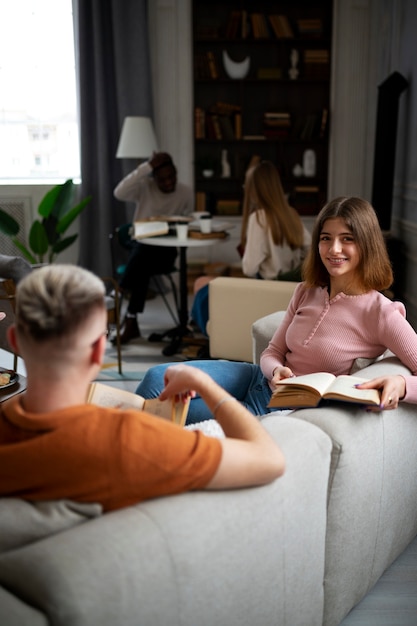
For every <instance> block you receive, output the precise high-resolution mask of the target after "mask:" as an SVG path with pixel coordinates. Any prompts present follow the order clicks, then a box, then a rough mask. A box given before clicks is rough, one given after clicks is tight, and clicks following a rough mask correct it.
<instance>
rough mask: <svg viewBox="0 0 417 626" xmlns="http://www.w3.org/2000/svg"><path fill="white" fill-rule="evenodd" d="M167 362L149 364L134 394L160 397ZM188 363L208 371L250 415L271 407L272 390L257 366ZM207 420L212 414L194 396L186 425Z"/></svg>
mask: <svg viewBox="0 0 417 626" xmlns="http://www.w3.org/2000/svg"><path fill="white" fill-rule="evenodd" d="M169 365H170V363H167V364H163V365H156V366H155V367H151V368H150V369H149V370H148V371H147V372H146V374H145V376H144V378H143V380H142V382H141V383H140V384H139V386H138V388H137V389H136V393H137V394H139V395H141V396H143V397H144V398H156V397H157V396H159V394H160V393H161V391H162V389H163V387H164V373H165V370H166V368H167V367H168V366H169ZM172 365H175V364H174V363H173V364H172ZM189 365H192V366H194V367H198V368H199V369H201V370H203V371H204V372H206V373H207V374H209V375H210V376H211V377H212V378H213V379H214V380H215V381H216V382H217V383H218V384H219V385H220V386H221V387H223V388H224V389H225V390H226V391H227V392H228V393H230V394H231V395H232V396H234V397H235V398H236V399H237V400H239V402H241V403H242V404H243V406H245V407H246V408H247V409H248V410H249V411H250V412H251V413H252V414H253V415H264V414H265V413H269V412H270V411H272V410H273V409H269V408H268V402H269V400H270V398H271V390H270V388H269V385H268V381H267V379H266V378H265V377H264V375H263V374H262V371H261V368H260V367H259V366H258V365H254V364H252V363H243V362H238V361H217V360H213V361H210V360H208V361H190V362H189ZM209 419H213V415H212V414H211V412H210V411H209V409H208V408H207V405H206V403H205V402H204V400H203V399H202V398H201V397H200V396H196V397H195V398H193V399H192V400H191V402H190V409H189V412H188V417H187V424H195V423H197V422H202V421H204V420H209Z"/></svg>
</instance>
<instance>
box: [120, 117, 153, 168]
mask: <svg viewBox="0 0 417 626" xmlns="http://www.w3.org/2000/svg"><path fill="white" fill-rule="evenodd" d="M157 151H158V146H157V143H156V137H155V132H154V129H153V126H152V121H151V119H150V118H149V117H125V119H124V122H123V126H122V132H121V133H120V138H119V145H118V146H117V152H116V158H118V159H146V158H149V157H151V156H152V153H153V152H157Z"/></svg>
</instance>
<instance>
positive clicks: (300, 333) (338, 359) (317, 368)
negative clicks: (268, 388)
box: [260, 283, 417, 403]
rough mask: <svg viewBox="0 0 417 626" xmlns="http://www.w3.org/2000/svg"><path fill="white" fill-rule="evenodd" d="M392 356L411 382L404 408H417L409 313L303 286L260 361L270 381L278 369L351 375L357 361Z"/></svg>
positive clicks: (415, 344) (415, 350) (415, 351)
mask: <svg viewBox="0 0 417 626" xmlns="http://www.w3.org/2000/svg"><path fill="white" fill-rule="evenodd" d="M386 349H389V350H391V351H392V352H393V353H394V354H395V355H396V356H397V357H398V358H399V359H400V360H401V361H402V363H403V364H404V365H406V366H407V367H408V368H409V369H410V370H411V372H412V374H413V376H407V377H405V378H406V395H405V398H404V400H405V401H406V402H413V403H417V335H416V333H415V332H414V330H413V328H412V327H411V326H410V324H409V323H408V322H407V320H406V319H405V307H404V305H403V304H402V303H400V302H392V301H391V300H389V299H388V298H386V297H385V296H383V295H382V294H381V293H379V292H378V291H370V292H368V293H365V294H363V295H360V296H347V295H345V294H344V293H339V294H338V295H337V296H335V297H334V298H332V299H331V300H330V299H329V294H328V290H327V288H321V287H315V288H307V287H306V286H305V285H304V283H300V284H299V285H298V286H297V287H296V289H295V292H294V295H293V297H292V300H291V302H290V304H289V306H288V309H287V313H286V315H285V318H284V320H283V322H282V324H281V325H280V326H279V328H278V329H277V330H276V332H275V334H274V336H273V337H272V339H271V341H270V343H269V346H268V348H266V350H264V352H263V353H262V355H261V360H260V365H261V369H262V372H263V374H264V376H266V378H268V379H269V380H270V379H271V378H272V372H273V371H274V369H275V368H276V367H278V366H283V365H286V366H288V367H290V368H291V369H292V371H293V372H294V374H295V375H296V376H300V375H302V374H309V373H311V372H331V373H332V374H335V375H336V376H339V375H340V374H349V372H350V371H351V369H352V366H353V364H354V361H355V360H356V359H357V358H359V357H362V358H367V359H374V358H376V357H378V356H380V355H381V354H383V353H384V352H385V350H386Z"/></svg>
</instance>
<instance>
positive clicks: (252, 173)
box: [241, 161, 304, 250]
mask: <svg viewBox="0 0 417 626" xmlns="http://www.w3.org/2000/svg"><path fill="white" fill-rule="evenodd" d="M259 209H263V210H264V211H265V216H266V220H267V224H268V228H269V229H270V231H271V234H272V239H273V241H274V243H275V244H276V245H278V246H281V245H283V244H284V243H286V244H288V245H289V246H290V248H291V249H292V250H295V249H297V248H302V247H303V244H304V227H303V223H302V221H301V218H300V216H299V215H298V213H297V211H296V210H295V209H294V208H293V207H292V206H290V205H289V204H288V202H287V199H286V197H285V194H284V190H283V188H282V184H281V179H280V176H279V173H278V170H277V168H276V167H275V165H274V164H273V163H271V162H270V161H260V162H259V163H257V164H256V165H254V166H253V167H250V168H249V169H248V170H247V172H246V177H245V195H244V199H243V219H242V231H241V244H242V246H243V247H244V246H245V244H246V238H247V228H248V220H249V216H250V214H251V213H253V212H254V211H257V210H259Z"/></svg>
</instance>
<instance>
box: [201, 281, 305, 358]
mask: <svg viewBox="0 0 417 626" xmlns="http://www.w3.org/2000/svg"><path fill="white" fill-rule="evenodd" d="M297 285H298V283H295V282H287V281H278V280H256V279H254V278H234V277H231V276H219V277H218V278H215V279H214V280H212V281H211V282H210V283H209V321H208V324H207V332H208V335H209V338H210V356H211V357H212V358H216V359H230V360H233V361H247V362H252V360H253V348H252V336H251V328H252V324H253V323H254V322H255V321H256V320H257V319H259V318H261V317H263V316H265V315H268V314H269V313H272V312H275V311H282V310H285V309H286V308H287V306H288V303H289V301H290V300H291V297H292V294H293V293H294V289H295V288H296V286H297Z"/></svg>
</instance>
